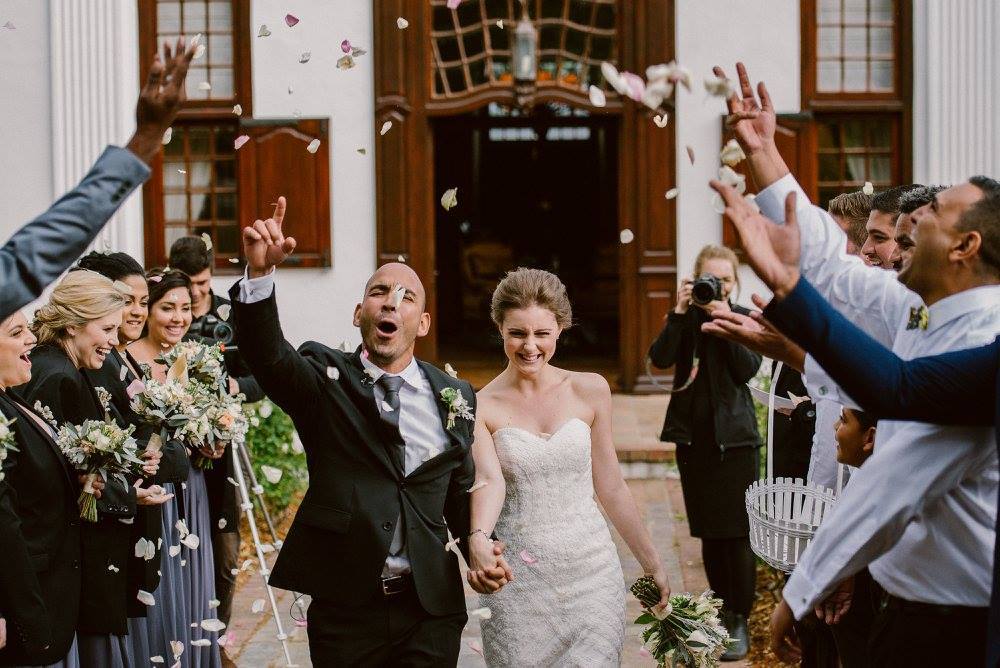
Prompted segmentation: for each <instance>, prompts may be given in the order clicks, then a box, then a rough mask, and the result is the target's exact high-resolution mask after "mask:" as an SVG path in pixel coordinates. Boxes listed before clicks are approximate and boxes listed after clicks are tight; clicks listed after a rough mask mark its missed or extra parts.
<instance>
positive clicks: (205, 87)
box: [198, 81, 212, 90]
mask: <svg viewBox="0 0 1000 668" xmlns="http://www.w3.org/2000/svg"><path fill="white" fill-rule="evenodd" d="M198 90H212V84H211V83H209V82H208V81H202V82H201V83H199V84H198Z"/></svg>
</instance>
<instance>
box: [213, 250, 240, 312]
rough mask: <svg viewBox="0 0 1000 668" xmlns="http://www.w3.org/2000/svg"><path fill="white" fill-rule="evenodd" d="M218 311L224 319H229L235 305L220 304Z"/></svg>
mask: <svg viewBox="0 0 1000 668" xmlns="http://www.w3.org/2000/svg"><path fill="white" fill-rule="evenodd" d="M237 261H238V260H237ZM217 312H218V314H219V317H220V318H222V319H223V320H229V314H230V313H232V312H233V307H232V306H230V305H229V304H220V305H219V308H218V309H217Z"/></svg>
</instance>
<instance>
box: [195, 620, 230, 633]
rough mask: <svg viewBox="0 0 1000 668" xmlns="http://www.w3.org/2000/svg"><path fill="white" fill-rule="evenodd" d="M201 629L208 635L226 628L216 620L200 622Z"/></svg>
mask: <svg viewBox="0 0 1000 668" xmlns="http://www.w3.org/2000/svg"><path fill="white" fill-rule="evenodd" d="M201 628H203V629H205V630H206V631H208V632H209V633H218V632H219V631H221V630H222V629H224V628H226V625H225V624H223V623H222V622H221V621H219V620H218V619H203V620H201Z"/></svg>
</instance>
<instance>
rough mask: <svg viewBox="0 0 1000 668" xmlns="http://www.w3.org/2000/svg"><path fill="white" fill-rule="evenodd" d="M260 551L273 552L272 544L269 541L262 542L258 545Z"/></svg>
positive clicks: (264, 552) (263, 552)
mask: <svg viewBox="0 0 1000 668" xmlns="http://www.w3.org/2000/svg"><path fill="white" fill-rule="evenodd" d="M260 551H261V553H262V554H268V553H270V552H274V545H271V544H270V543H264V544H263V545H261V546H260Z"/></svg>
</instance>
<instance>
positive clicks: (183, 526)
mask: <svg viewBox="0 0 1000 668" xmlns="http://www.w3.org/2000/svg"><path fill="white" fill-rule="evenodd" d="M174 528H175V529H177V533H179V534H180V536H181V538H183V537H184V536H186V535H188V534H189V533H191V530H190V529H188V526H187V522H185V521H184V520H183V519H180V520H177V522H176V523H175V524H174Z"/></svg>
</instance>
